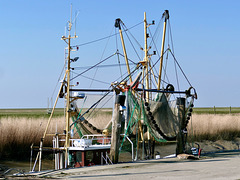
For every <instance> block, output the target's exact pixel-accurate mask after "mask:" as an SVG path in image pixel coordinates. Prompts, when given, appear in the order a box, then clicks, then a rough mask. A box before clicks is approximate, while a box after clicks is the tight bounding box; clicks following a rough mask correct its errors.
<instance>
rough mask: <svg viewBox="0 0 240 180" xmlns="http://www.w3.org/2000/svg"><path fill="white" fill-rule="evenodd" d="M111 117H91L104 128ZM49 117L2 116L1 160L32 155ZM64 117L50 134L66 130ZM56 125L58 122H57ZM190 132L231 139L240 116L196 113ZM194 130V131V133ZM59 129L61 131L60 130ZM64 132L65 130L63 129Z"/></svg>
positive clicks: (238, 132) (239, 131) (53, 124)
mask: <svg viewBox="0 0 240 180" xmlns="http://www.w3.org/2000/svg"><path fill="white" fill-rule="evenodd" d="M110 120H111V115H110V114H100V115H97V116H95V117H94V118H93V119H91V120H89V122H90V123H92V124H93V125H94V126H96V127H98V128H100V129H104V128H105V127H106V125H107V124H108V122H109V121H110ZM47 121H48V119H47V118H26V117H25V118H24V117H8V118H7V117H6V118H1V119H0V159H3V158H5V159H6V158H11V159H14V158H15V159H16V158H20V159H21V158H23V159H24V158H25V159H26V158H29V155H30V146H31V144H32V143H34V145H36V146H38V145H39V142H40V139H41V137H42V135H43V133H44V130H45V128H46V125H47ZM64 122H65V120H64V117H56V118H53V119H52V122H51V124H50V127H49V131H48V132H51V133H55V132H56V129H59V130H61V131H62V130H63V129H65V127H64V124H65V123H64ZM56 124H57V125H56ZM188 129H189V135H190V136H191V135H192V134H193V136H191V137H193V138H194V140H196V141H201V140H218V139H225V140H232V139H234V138H236V137H240V116H238V115H236V114H235V115H230V114H229V115H220V114H217V115H211V114H193V117H192V120H191V121H190V122H189V126H188ZM191 130H193V133H191ZM58 132H59V131H58ZM60 133H62V132H60ZM44 146H52V137H48V138H46V139H45V140H44Z"/></svg>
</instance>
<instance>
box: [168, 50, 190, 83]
mask: <svg viewBox="0 0 240 180" xmlns="http://www.w3.org/2000/svg"><path fill="white" fill-rule="evenodd" d="M169 50H170V49H169ZM170 53H171V54H172V57H173V59H174V61H176V63H177V65H178V67H179V69H180V70H181V72H182V74H183V76H184V77H185V79H186V80H187V82H188V84H189V85H190V86H191V87H192V84H191V83H190V81H189V80H188V78H187V76H186V74H185V73H184V71H183V69H182V68H181V66H180V64H179V63H178V61H177V59H176V58H175V56H174V54H173V53H172V51H171V50H170Z"/></svg>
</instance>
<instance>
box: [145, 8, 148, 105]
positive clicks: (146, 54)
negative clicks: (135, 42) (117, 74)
mask: <svg viewBox="0 0 240 180" xmlns="http://www.w3.org/2000/svg"><path fill="white" fill-rule="evenodd" d="M147 38H148V34H147V18H146V12H144V52H145V57H144V61H145V73H146V79H145V86H146V89H149V76H148V64H149V63H148V47H147ZM148 100H149V92H146V101H147V102H148Z"/></svg>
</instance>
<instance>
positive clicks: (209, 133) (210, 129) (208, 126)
mask: <svg viewBox="0 0 240 180" xmlns="http://www.w3.org/2000/svg"><path fill="white" fill-rule="evenodd" d="M188 129H189V130H192V134H193V136H194V138H196V140H202V139H204V140H217V139H225V140H232V139H234V138H236V137H239V136H240V116H239V115H238V114H235V115H231V114H226V115H225V114H222V115H220V114H218V115H213V114H193V117H192V119H191V121H190V122H189V126H188Z"/></svg>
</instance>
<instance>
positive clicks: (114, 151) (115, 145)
mask: <svg viewBox="0 0 240 180" xmlns="http://www.w3.org/2000/svg"><path fill="white" fill-rule="evenodd" d="M120 97H121V96H120V95H117V96H116V101H115V106H114V111H113V120H112V135H111V148H110V159H111V161H112V162H113V163H114V164H116V163H118V155H119V147H120V131H121V119H122V115H121V113H120V99H121V98H120Z"/></svg>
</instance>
